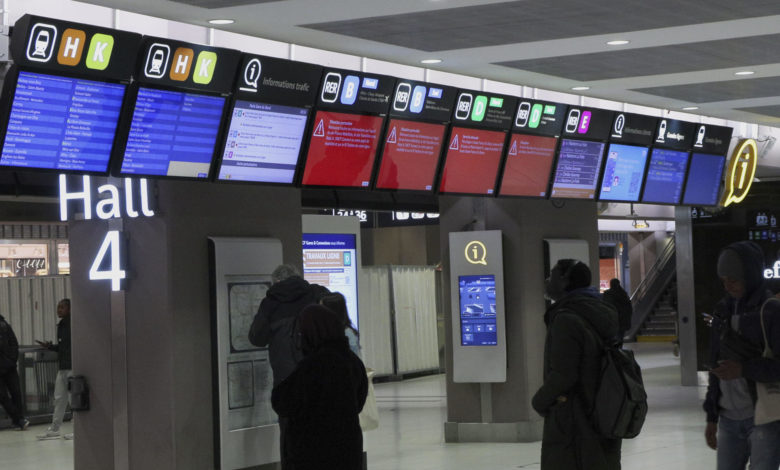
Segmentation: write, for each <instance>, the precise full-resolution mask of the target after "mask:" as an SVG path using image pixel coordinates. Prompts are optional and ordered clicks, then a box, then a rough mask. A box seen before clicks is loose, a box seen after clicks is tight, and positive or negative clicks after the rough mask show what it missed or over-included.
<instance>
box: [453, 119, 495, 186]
mask: <svg viewBox="0 0 780 470" xmlns="http://www.w3.org/2000/svg"><path fill="white" fill-rule="evenodd" d="M505 140H506V134H505V133H503V132H501V131H485V130H477V129H466V128H463V127H453V128H452V133H451V134H450V143H449V147H448V150H447V158H446V160H445V163H444V171H443V172H442V176H441V185H440V188H439V190H440V191H441V192H443V193H463V194H493V192H494V191H495V185H496V175H497V174H498V165H499V163H500V162H501V154H502V153H503V151H504V141H505Z"/></svg>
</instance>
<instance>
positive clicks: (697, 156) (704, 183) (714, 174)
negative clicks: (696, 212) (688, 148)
mask: <svg viewBox="0 0 780 470" xmlns="http://www.w3.org/2000/svg"><path fill="white" fill-rule="evenodd" d="M725 162H726V158H725V157H723V156H721V155H707V154H706V153H694V154H693V156H692V157H691V167H690V168H689V169H688V182H687V183H685V195H684V196H683V204H686V205H694V206H714V205H715V204H717V203H718V197H719V196H720V181H721V178H722V177H723V165H724V164H725Z"/></svg>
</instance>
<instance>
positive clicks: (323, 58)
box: [292, 44, 362, 70]
mask: <svg viewBox="0 0 780 470" xmlns="http://www.w3.org/2000/svg"><path fill="white" fill-rule="evenodd" d="M292 59H293V60H298V61H301V62H309V63H311V64H319V65H322V66H325V67H335V68H340V69H348V70H360V66H361V63H362V58H361V57H358V56H356V55H350V54H342V53H340V52H333V51H323V50H321V49H314V48H311V47H306V46H299V45H297V44H295V45H293V48H292Z"/></svg>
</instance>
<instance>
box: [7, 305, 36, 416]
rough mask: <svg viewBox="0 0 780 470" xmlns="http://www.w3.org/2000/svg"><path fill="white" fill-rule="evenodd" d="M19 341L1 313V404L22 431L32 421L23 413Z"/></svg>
mask: <svg viewBox="0 0 780 470" xmlns="http://www.w3.org/2000/svg"><path fill="white" fill-rule="evenodd" d="M18 360H19V342H18V341H17V339H16V334H15V333H14V330H13V329H12V328H11V325H9V324H8V322H6V321H5V318H3V316H2V315H0V406H2V407H3V408H4V409H5V412H6V414H7V415H8V416H9V417H10V418H11V421H12V422H13V423H14V426H16V427H17V429H19V430H20V431H24V430H25V429H27V426H29V425H30V422H29V421H27V419H26V418H25V417H24V415H23V410H24V403H23V402H22V392H21V388H20V384H19V371H18V370H17V369H16V362H17V361H18Z"/></svg>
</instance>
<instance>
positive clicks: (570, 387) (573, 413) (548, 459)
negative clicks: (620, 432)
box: [532, 288, 621, 470]
mask: <svg viewBox="0 0 780 470" xmlns="http://www.w3.org/2000/svg"><path fill="white" fill-rule="evenodd" d="M599 297H600V296H599V294H598V292H596V291H595V289H591V288H588V289H577V290H575V291H572V292H570V293H569V294H567V295H566V296H565V297H563V298H562V299H560V300H559V301H558V302H556V303H555V304H553V305H552V307H551V308H550V309H549V310H548V311H547V313H546V314H545V321H546V323H547V339H546V340H545V345H544V384H543V385H542V387H541V388H540V389H539V390H538V391H537V392H536V394H535V395H534V397H533V401H532V404H533V407H534V409H535V410H536V411H537V412H538V413H539V414H540V415H542V416H544V417H545V418H544V433H543V437H542V465H541V468H542V470H619V469H620V446H621V441H620V440H619V439H618V440H612V439H603V438H600V437H598V436H596V433H595V431H594V429H593V427H592V425H591V424H590V419H589V417H588V414H589V411H590V410H591V409H592V408H593V402H594V398H595V394H596V387H597V386H598V381H599V378H600V375H601V374H600V370H601V358H602V354H603V349H602V345H603V344H604V342H609V341H614V340H615V339H616V337H617V335H618V318H617V312H616V311H615V309H614V308H613V307H612V306H611V305H609V304H607V303H605V302H604V301H602V300H601V299H600V298H599ZM597 335H598V336H597ZM559 397H560V398H559Z"/></svg>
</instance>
